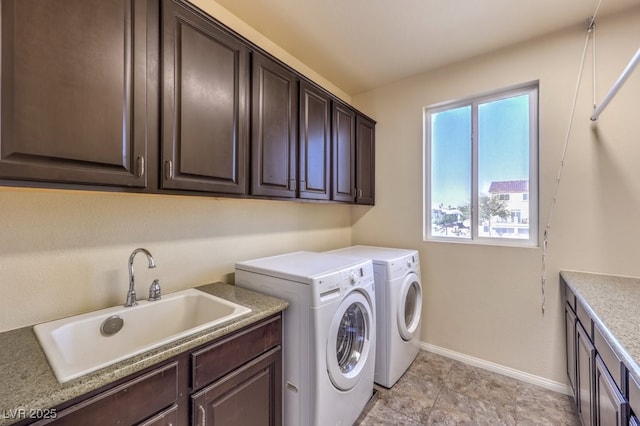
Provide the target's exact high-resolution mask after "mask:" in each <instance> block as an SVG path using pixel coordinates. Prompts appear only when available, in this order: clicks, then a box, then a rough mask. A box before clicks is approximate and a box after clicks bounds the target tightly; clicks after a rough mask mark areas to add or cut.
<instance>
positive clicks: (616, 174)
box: [353, 9, 640, 383]
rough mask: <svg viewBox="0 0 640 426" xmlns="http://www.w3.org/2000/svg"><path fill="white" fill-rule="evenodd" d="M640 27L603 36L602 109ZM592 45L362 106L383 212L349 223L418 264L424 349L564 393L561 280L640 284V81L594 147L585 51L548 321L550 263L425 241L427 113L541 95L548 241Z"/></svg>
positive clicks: (413, 85) (377, 95) (468, 65)
mask: <svg viewBox="0 0 640 426" xmlns="http://www.w3.org/2000/svg"><path fill="white" fill-rule="evenodd" d="M639 21H640V9H635V10H634V11H633V13H626V14H624V15H622V16H617V17H614V18H611V19H607V20H605V19H603V20H600V21H599V22H598V24H597V55H596V56H597V76H598V78H597V83H598V84H597V85H598V97H597V99H598V100H601V99H602V98H603V97H604V95H605V94H606V92H607V91H608V89H609V87H610V85H611V84H612V83H613V81H615V79H616V78H617V77H618V75H619V74H620V72H621V71H622V69H623V68H624V67H625V66H626V65H627V63H628V61H629V60H630V59H631V57H632V56H633V54H634V53H635V52H636V50H637V49H638V48H640V39H639V38H638V36H637V34H638V33H637V28H638V22H639ZM470 36H471V35H470ZM584 37H585V29H584V28H583V27H582V26H580V27H576V28H574V29H571V30H568V31H565V32H562V33H559V34H555V35H553V36H550V37H546V38H544V39H541V40H537V41H535V42H530V43H527V44H523V45H519V46H516V47H514V48H512V49H508V50H504V51H500V52H497V53H494V54H491V55H485V56H482V57H479V58H476V59H473V60H469V61H466V62H464V63H459V64H456V65H452V66H449V67H446V68H444V69H440V70H437V71H433V72H429V73H426V74H423V75H419V76H416V77H413V78H410V79H407V80H404V81H400V82H397V83H394V84H391V85H388V86H386V87H382V88H379V89H377V90H374V91H372V92H369V93H366V94H363V95H360V96H356V97H354V100H353V101H354V104H355V105H356V106H357V107H358V108H360V109H362V110H363V111H364V112H365V113H368V114H370V115H371V116H372V117H375V119H376V120H377V121H378V126H377V128H376V137H377V140H376V144H377V146H376V148H377V151H376V156H377V162H376V185H377V192H376V207H375V208H372V209H369V208H360V207H358V208H355V209H354V211H353V241H354V242H356V243H367V244H379V245H389V246H398V247H413V248H417V249H419V250H420V260H421V263H422V268H423V269H422V274H423V284H424V300H423V308H424V309H423V318H422V319H423V328H422V340H423V341H424V342H427V343H428V344H431V345H435V346H438V347H441V348H445V349H448V350H452V351H455V352H459V353H462V354H465V355H468V356H472V357H477V358H480V359H483V360H487V361H490V362H494V363H498V364H501V365H503V366H507V367H510V368H514V369H517V370H521V371H524V372H527V373H530V374H533V375H536V376H540V377H543V378H546V379H549V380H551V381H556V382H561V383H564V382H565V381H566V380H565V373H564V370H563V369H564V347H563V338H564V334H563V333H564V331H563V330H564V329H563V322H562V321H563V316H562V315H563V312H562V306H561V303H560V299H559V297H560V290H559V285H558V272H559V270H560V269H575V270H585V271H597V272H605V273H612V274H627V275H640V261H639V256H640V250H638V241H640V222H639V221H638V214H639V212H640V166H639V165H638V164H639V161H640V136H639V134H640V133H639V131H638V123H639V122H640V97H639V96H638V94H639V93H640V69H638V70H636V72H635V74H634V75H632V77H631V78H630V79H629V80H628V81H627V83H626V85H625V86H624V87H623V89H622V90H621V91H620V92H619V93H618V95H617V97H616V98H615V99H614V100H613V101H612V102H611V104H610V105H609V107H608V109H607V110H605V112H604V113H603V114H602V116H601V118H600V120H599V122H598V124H597V133H596V132H595V131H594V130H592V125H591V122H590V120H589V116H590V114H591V112H592V101H591V99H592V90H591V87H592V84H591V81H592V78H591V71H590V70H591V57H590V50H589V56H588V58H587V65H586V67H585V68H586V69H585V76H584V78H583V84H582V89H581V92H580V97H579V100H578V107H577V110H576V120H575V124H574V128H573V133H572V137H571V139H570V146H569V151H568V157H567V162H566V167H565V171H564V176H563V179H562V184H561V187H560V191H559V196H558V202H557V208H556V210H555V213H554V215H553V223H552V230H551V234H550V245H549V253H548V255H549V257H548V264H547V271H548V272H547V277H548V281H547V286H546V313H545V314H544V315H542V314H541V308H540V307H541V286H540V275H541V274H540V271H541V255H542V251H541V249H539V248H507V247H492V246H472V245H461V244H452V243H435V242H429V243H428V242H423V241H422V228H421V223H422V222H421V220H422V219H421V218H422V164H421V158H422V153H423V151H422V107H423V106H426V105H430V104H434V103H438V102H442V101H447V100H451V99H457V98H463V97H467V96H470V95H473V94H480V93H483V92H487V91H491V90H494V89H497V88H501V87H508V86H511V85H515V84H519V83H524V82H528V81H532V80H539V81H540V187H541V194H540V212H541V214H540V228H541V231H542V230H543V229H544V227H545V225H546V223H547V220H548V216H549V208H550V202H551V199H552V197H553V192H554V188H555V180H556V176H557V171H558V167H559V164H560V158H561V154H562V147H563V144H564V140H565V134H566V132H567V127H568V122H569V113H570V109H571V103H572V98H573V93H574V90H575V86H576V79H577V72H578V66H579V62H580V57H581V54H582V49H583V45H584ZM596 134H597V135H599V137H597V136H596ZM541 235H542V234H541Z"/></svg>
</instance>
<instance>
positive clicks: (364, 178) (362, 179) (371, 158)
mask: <svg viewBox="0 0 640 426" xmlns="http://www.w3.org/2000/svg"><path fill="white" fill-rule="evenodd" d="M356 124H357V129H356V203H358V204H369V205H373V204H374V203H375V180H376V178H375V163H376V159H375V141H376V133H375V132H376V124H375V123H374V122H373V121H371V120H369V119H368V118H365V117H363V116H362V115H358V116H357V118H356Z"/></svg>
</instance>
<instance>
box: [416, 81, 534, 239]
mask: <svg viewBox="0 0 640 426" xmlns="http://www.w3.org/2000/svg"><path fill="white" fill-rule="evenodd" d="M538 92H539V83H538V81H534V82H529V83H525V84H521V85H518V86H512V87H509V88H505V89H500V90H495V91H492V92H489V93H485V94H482V95H479V96H473V97H469V98H465V99H459V100H455V101H448V102H443V103H438V104H434V105H429V106H426V107H424V108H423V114H422V117H423V137H422V141H423V153H424V155H423V164H422V174H423V215H422V217H423V240H425V241H440V242H448V243H462V244H481V245H499V246H514V247H538V241H539V236H538V229H539V224H538V221H539V210H538V209H539V203H538V199H539V191H538V187H539V186H538V145H539V144H538V127H539V113H538ZM524 94H529V101H530V103H529V197H528V198H529V200H528V202H529V238H528V239H517V238H499V237H484V236H479V235H478V228H479V224H478V220H477V212H478V211H479V198H480V194H478V138H477V135H478V105H479V104H483V103H487V102H492V101H498V100H501V99H505V98H511V97H515V96H520V95H524ZM463 106H471V111H472V113H471V115H472V117H471V133H472V136H471V139H472V155H471V157H472V158H471V180H472V181H471V220H470V222H471V238H459V237H446V236H439V235H432V228H431V215H432V206H431V186H430V180H431V177H430V174H431V166H430V165H431V115H432V114H434V113H438V112H442V111H446V110H449V109H454V108H460V107H463Z"/></svg>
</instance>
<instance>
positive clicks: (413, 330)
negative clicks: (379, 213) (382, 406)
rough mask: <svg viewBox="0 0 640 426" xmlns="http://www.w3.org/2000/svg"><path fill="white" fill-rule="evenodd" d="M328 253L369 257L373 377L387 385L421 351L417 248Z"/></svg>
mask: <svg viewBox="0 0 640 426" xmlns="http://www.w3.org/2000/svg"><path fill="white" fill-rule="evenodd" d="M328 253H332V254H341V255H347V256H357V257H366V258H370V259H371V260H372V261H373V271H374V276H375V286H376V291H375V293H376V314H377V320H376V339H377V346H376V368H375V377H374V380H375V382H376V383H378V384H379V385H382V386H384V387H387V388H390V387H392V386H393V385H394V384H395V383H396V382H397V381H398V379H399V378H400V377H401V376H402V375H403V374H404V373H405V371H407V369H408V368H409V366H410V365H411V363H412V362H413V360H414V359H415V358H416V356H417V355H418V351H419V350H420V346H419V344H420V341H419V339H420V314H421V313H422V281H421V277H420V258H419V256H418V252H417V251H416V250H405V249H395V248H385V247H371V246H353V247H346V248H343V249H338V250H332V251H329V252H328Z"/></svg>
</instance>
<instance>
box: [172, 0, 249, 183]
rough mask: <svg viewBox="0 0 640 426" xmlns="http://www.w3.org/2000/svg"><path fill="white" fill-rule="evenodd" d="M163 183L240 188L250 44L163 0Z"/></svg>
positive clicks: (245, 125)
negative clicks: (248, 46) (246, 44)
mask: <svg viewBox="0 0 640 426" xmlns="http://www.w3.org/2000/svg"><path fill="white" fill-rule="evenodd" d="M162 51H163V71H164V73H163V102H164V106H163V132H162V135H163V140H162V158H163V164H164V168H165V170H164V176H163V180H162V182H163V183H162V186H163V188H173V189H190V190H198V191H208V192H222V193H232V194H243V193H246V180H245V175H246V168H245V167H246V166H245V163H246V146H247V136H248V135H247V131H248V118H247V113H246V108H247V100H246V95H247V94H246V90H247V83H248V68H247V66H248V65H247V64H248V49H247V47H246V46H245V45H244V44H243V43H242V42H241V41H240V40H238V39H235V38H232V37H230V36H229V35H227V34H226V33H225V32H224V31H223V30H221V29H219V28H218V27H217V26H215V25H214V24H212V23H211V22H208V21H207V20H205V19H204V18H203V17H201V16H200V15H198V14H197V13H196V12H193V11H191V10H188V9H187V8H186V6H182V5H178V4H176V3H175V2H174V1H171V0H165V1H164V3H163V50H162Z"/></svg>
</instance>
